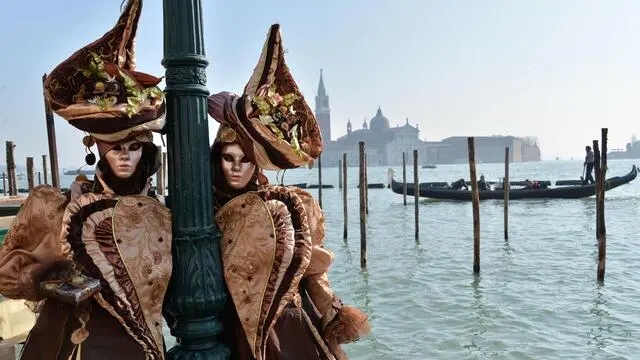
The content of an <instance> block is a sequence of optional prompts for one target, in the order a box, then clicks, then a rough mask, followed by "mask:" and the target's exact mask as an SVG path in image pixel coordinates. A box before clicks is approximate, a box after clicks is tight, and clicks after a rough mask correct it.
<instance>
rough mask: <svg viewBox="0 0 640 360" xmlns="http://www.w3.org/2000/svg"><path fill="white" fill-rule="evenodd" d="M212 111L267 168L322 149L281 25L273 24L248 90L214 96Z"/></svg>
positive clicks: (296, 163)
mask: <svg viewBox="0 0 640 360" xmlns="http://www.w3.org/2000/svg"><path fill="white" fill-rule="evenodd" d="M209 114H210V115H211V116H212V117H213V118H214V119H216V120H217V121H218V122H220V123H221V132H220V133H219V134H222V133H223V132H227V131H228V130H226V128H230V129H232V130H233V131H234V132H235V133H236V134H237V142H238V143H239V144H240V146H241V147H242V148H243V150H244V151H245V152H246V153H248V154H247V156H248V157H249V158H250V159H251V160H253V161H254V162H255V163H256V165H257V166H258V167H259V168H261V169H265V170H279V169H291V168H296V167H300V166H303V165H307V164H309V163H310V162H312V161H313V160H314V159H317V158H318V156H320V153H322V147H323V144H322V136H321V135H320V128H319V127H318V122H317V120H316V118H315V116H314V114H313V112H312V111H311V109H310V108H309V105H308V104H307V102H306V101H305V99H304V96H302V93H301V92H300V89H299V88H298V85H297V84H296V82H295V81H294V80H293V77H292V76H291V73H290V72H289V68H288V67H287V64H286V63H285V60H284V49H283V47H282V37H281V35H280V25H278V24H274V25H271V28H270V29H269V34H268V35H267V41H266V42H265V44H264V47H263V49H262V54H261V55H260V59H259V61H258V65H257V66H256V68H255V69H254V71H253V74H252V76H251V78H250V79H249V83H247V85H246V86H245V88H244V94H243V95H242V96H237V95H234V94H232V93H229V92H221V93H218V94H215V95H212V96H210V97H209Z"/></svg>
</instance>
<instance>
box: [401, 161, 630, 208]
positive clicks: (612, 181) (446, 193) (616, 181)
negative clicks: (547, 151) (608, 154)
mask: <svg viewBox="0 0 640 360" xmlns="http://www.w3.org/2000/svg"><path fill="white" fill-rule="evenodd" d="M637 173H638V170H637V169H636V166H635V165H634V166H633V167H632V168H631V171H630V172H629V173H628V174H626V175H624V176H614V177H612V178H609V179H607V181H606V190H611V189H614V188H617V187H618V186H620V185H624V184H627V183H629V182H631V181H633V180H634V179H635V178H636V175H637ZM391 189H392V190H393V192H394V193H396V194H402V183H401V182H397V181H395V180H392V183H391ZM478 193H479V195H480V200H487V199H503V198H504V192H503V191H502V190H493V191H492V190H482V191H478ZM595 193H596V185H595V184H589V185H575V186H559V187H554V188H541V189H510V190H509V200H518V199H579V198H585V197H589V196H593V195H595ZM407 195H411V196H413V184H412V183H407ZM420 197H427V198H433V199H444V200H463V201H470V200H471V191H467V190H454V189H447V188H434V187H426V186H425V187H423V186H420Z"/></svg>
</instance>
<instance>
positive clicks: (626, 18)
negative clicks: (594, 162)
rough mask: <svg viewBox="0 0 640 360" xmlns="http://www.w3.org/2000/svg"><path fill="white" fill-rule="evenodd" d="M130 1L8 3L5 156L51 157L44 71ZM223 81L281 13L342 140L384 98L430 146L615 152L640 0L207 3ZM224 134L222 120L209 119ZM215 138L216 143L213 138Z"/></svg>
mask: <svg viewBox="0 0 640 360" xmlns="http://www.w3.org/2000/svg"><path fill="white" fill-rule="evenodd" d="M120 3H121V1H120V0H104V1H86V0H63V1H53V0H21V1H9V0H0V49H1V50H0V53H1V54H2V55H1V56H0V69H2V70H0V141H1V145H2V149H1V151H0V163H2V164H4V163H5V151H4V142H5V141H6V140H13V141H14V142H15V143H16V144H17V145H18V147H17V148H16V157H17V160H18V162H19V163H24V158H25V157H26V156H35V157H37V158H39V157H40V155H41V154H46V153H48V150H47V137H46V128H45V120H44V109H43V99H42V83H41V78H42V74H44V73H45V72H49V71H51V70H52V69H53V68H54V67H55V66H56V65H57V64H59V63H60V62H61V61H63V60H64V59H65V58H66V57H68V56H69V55H70V54H71V53H72V52H74V51H75V50H77V49H79V48H80V47H82V46H84V45H86V44H88V43H89V42H91V41H93V40H95V39H97V38H98V37H99V36H101V35H102V34H103V33H104V32H106V31H107V30H109V29H110V28H111V27H112V26H113V24H114V23H115V21H116V20H117V18H118V15H119V11H120ZM203 7H204V9H203V11H204V21H205V38H206V44H207V56H208V59H209V61H210V65H209V67H208V69H207V74H208V87H209V89H210V91H211V92H212V93H213V92H218V91H222V90H230V91H235V92H241V91H242V88H243V87H244V85H245V83H246V82H247V80H248V78H249V76H250V74H251V71H252V70H253V68H254V66H255V64H256V62H257V59H258V56H259V53H260V49H261V47H262V45H263V43H264V40H265V36H266V32H267V30H268V27H269V25H270V24H271V23H274V22H279V23H280V24H281V25H282V32H283V39H284V44H285V47H286V48H287V49H288V53H287V55H286V56H287V61H288V64H289V66H290V68H291V70H292V73H293V75H294V77H295V78H296V80H297V82H298V84H299V85H300V87H301V88H302V90H303V93H304V94H305V96H306V97H307V99H308V100H309V102H310V104H311V106H312V107H314V103H313V99H314V96H315V92H316V89H317V83H318V77H319V70H320V68H323V69H324V74H325V84H326V86H327V90H328V92H329V95H330V102H331V110H332V112H331V118H332V130H333V133H332V137H333V138H336V137H337V136H340V135H342V134H343V133H344V132H345V131H346V121H347V119H348V118H350V119H351V120H352V122H353V123H354V126H355V128H360V126H361V124H362V120H363V119H364V118H365V117H366V118H371V117H372V116H373V115H374V114H375V111H376V109H377V107H378V105H380V106H381V107H382V110H383V112H384V114H385V115H386V116H387V117H388V118H389V119H390V120H391V124H392V126H393V125H395V124H396V123H400V124H402V123H404V121H405V118H407V117H408V118H409V121H410V122H411V123H412V124H415V123H419V128H420V131H421V132H420V137H421V138H422V139H428V140H430V141H437V140H440V139H442V138H445V137H448V136H454V135H460V136H469V135H492V134H510V135H517V136H527V135H531V136H537V137H538V138H539V142H540V146H541V149H542V153H543V157H544V158H545V159H553V158H555V157H556V156H560V157H563V158H568V157H570V156H574V157H576V158H579V157H581V156H583V153H584V150H583V148H584V145H586V144H590V143H591V141H592V140H593V139H596V138H599V137H600V128H601V127H608V128H609V134H610V136H609V148H610V149H612V148H622V147H624V146H625V144H626V143H627V142H628V141H629V139H630V137H631V135H632V134H633V133H640V124H639V123H638V122H637V121H636V119H637V118H638V116H639V115H640V102H639V101H638V97H639V96H640V69H639V67H640V38H639V37H638V36H639V35H638V34H640V21H639V20H640V15H639V14H640V2H638V1H635V0H628V1H623V0H616V1H601V0H591V1H589V0H580V1H578V0H564V1H557V0H538V1H517V0H503V1H497V0H496V1H462V0H452V1H424V0H413V1H405V0H387V1H383V0H366V1H364V0H349V1H344V0H340V1H338V0H330V1H253V2H252V1H242V2H234V1H219V0H203ZM162 32H163V28H162V1H160V0H147V1H145V4H144V8H143V12H142V18H141V22H140V27H139V29H138V37H137V51H138V55H137V56H138V57H137V60H138V70H140V71H143V72H147V73H151V74H155V75H163V74H164V68H163V67H162V65H161V64H160V61H161V59H162V54H163V49H162V47H163V42H162ZM211 125H212V129H211V131H210V132H211V133H214V129H215V128H216V127H217V125H215V124H214V122H213V121H212V122H211ZM56 132H57V140H58V156H59V159H60V166H61V167H71V166H79V165H82V164H83V161H84V160H83V159H84V151H83V148H82V144H81V138H82V136H83V134H82V133H81V132H80V131H78V130H75V129H74V128H73V127H71V126H69V125H68V124H67V123H66V122H65V121H64V120H63V119H62V118H60V117H57V116H56ZM211 139H213V137H211Z"/></svg>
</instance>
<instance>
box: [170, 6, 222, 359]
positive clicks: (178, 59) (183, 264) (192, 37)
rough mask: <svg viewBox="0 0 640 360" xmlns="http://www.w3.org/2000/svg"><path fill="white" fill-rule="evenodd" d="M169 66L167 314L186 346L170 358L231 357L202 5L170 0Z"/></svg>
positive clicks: (180, 344)
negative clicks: (223, 317)
mask: <svg viewBox="0 0 640 360" xmlns="http://www.w3.org/2000/svg"><path fill="white" fill-rule="evenodd" d="M162 64H163V65H164V67H165V68H166V69H167V71H166V83H167V88H166V92H167V139H168V144H167V145H168V163H169V177H168V179H169V207H170V208H171V213H172V215H173V275H172V277H171V283H170V285H169V290H168V293H167V296H166V299H165V314H166V317H167V322H168V323H169V327H170V328H171V334H172V335H173V336H175V337H176V338H178V345H176V346H175V347H174V348H172V349H170V350H169V359H171V360H182V359H185V360H186V359H199V360H218V359H220V360H224V359H227V358H228V357H229V350H228V349H227V347H225V346H224V345H223V344H222V343H221V342H220V340H219V335H220V334H221V332H222V324H221V322H220V320H219V314H220V312H221V311H222V309H223V307H224V305H225V302H226V300H227V294H226V292H225V291H226V290H225V286H224V281H223V277H222V271H221V266H220V244H219V241H220V235H219V232H218V230H217V228H216V227H215V224H214V222H213V215H212V214H213V211H212V198H211V171H210V165H209V130H208V123H207V122H208V118H207V96H208V95H209V91H208V90H207V87H206V81H207V79H206V73H205V68H206V67H207V65H208V62H207V60H206V58H205V51H204V39H203V34H202V5H201V2H200V0H164V59H163V60H162Z"/></svg>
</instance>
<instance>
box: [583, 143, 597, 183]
mask: <svg viewBox="0 0 640 360" xmlns="http://www.w3.org/2000/svg"><path fill="white" fill-rule="evenodd" d="M584 149H585V151H586V152H587V156H585V158H584V166H586V168H587V170H586V172H585V178H584V181H583V184H585V185H586V184H593V183H595V182H596V181H595V180H594V179H593V175H592V172H593V164H594V162H595V155H594V154H593V150H591V146H588V145H587V146H586V147H585V148H584Z"/></svg>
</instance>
